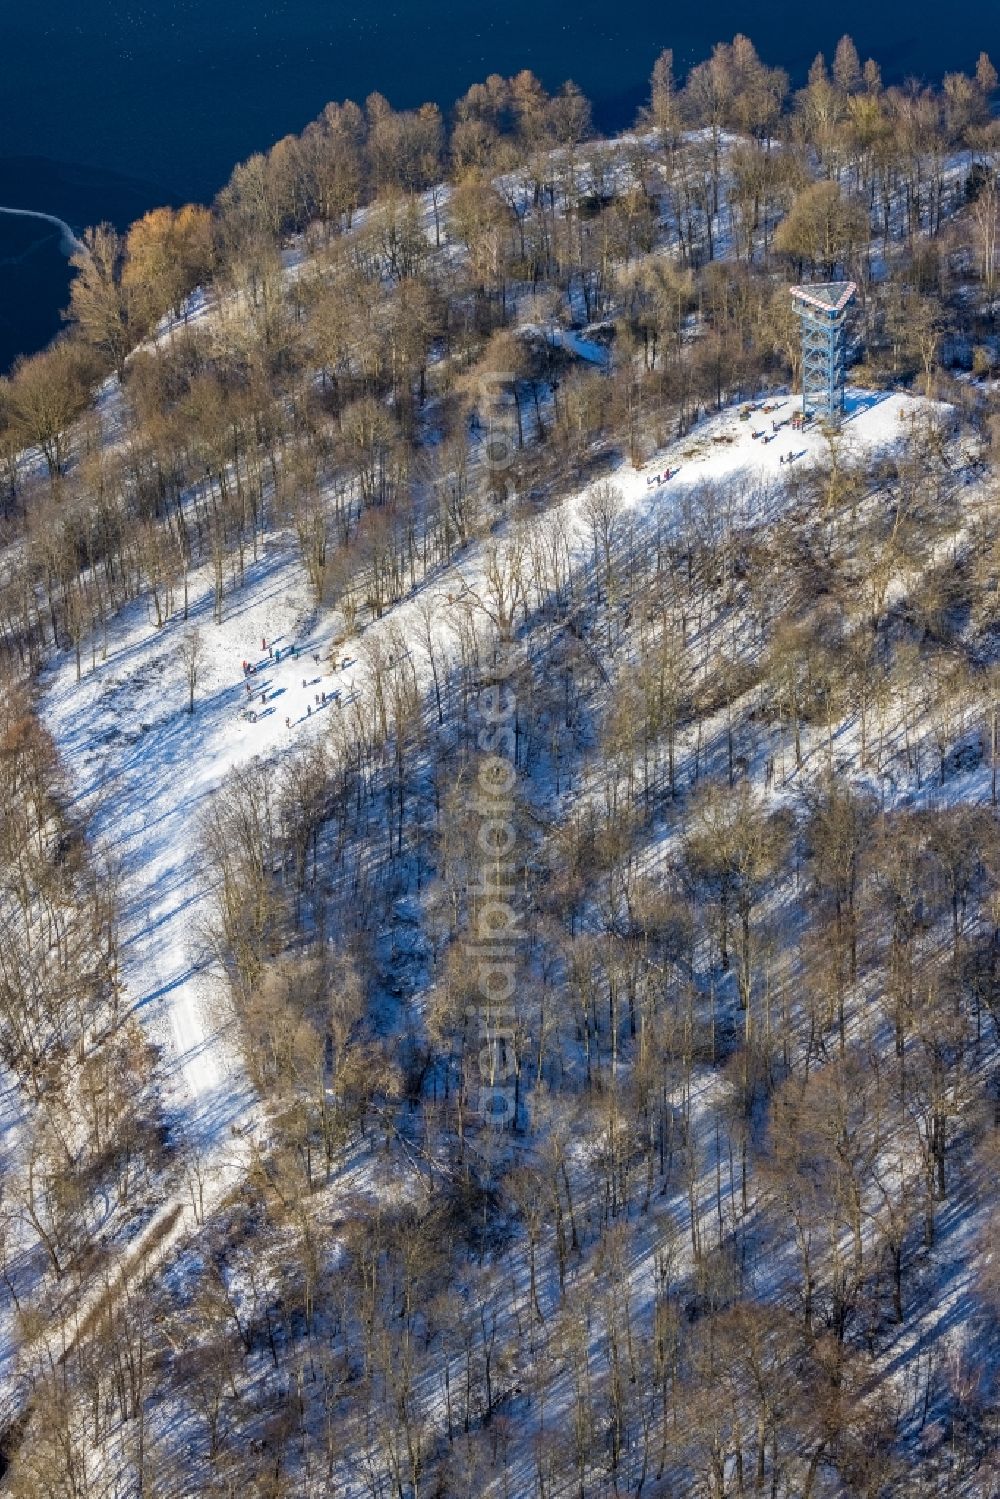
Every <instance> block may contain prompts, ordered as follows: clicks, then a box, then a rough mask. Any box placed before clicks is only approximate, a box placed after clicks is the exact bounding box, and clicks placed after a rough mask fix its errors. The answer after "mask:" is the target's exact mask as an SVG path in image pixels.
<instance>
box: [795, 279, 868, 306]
mask: <svg viewBox="0 0 1000 1499" xmlns="http://www.w3.org/2000/svg"><path fill="white" fill-rule="evenodd" d="M857 289H858V287H857V282H855V281H814V282H812V283H811V284H810V285H808V286H793V287H792V288H791V293H792V296H793V297H795V299H796V301H799V302H806V303H807V304H808V305H809V306H810V307H816V308H818V309H819V311H820V312H843V310H844V308H845V307H846V306H847V304H848V302H849V301H850V300H851V298H852V297H853V296H854V293H855V292H856V291H857Z"/></svg>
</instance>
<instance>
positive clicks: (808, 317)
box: [791, 281, 858, 422]
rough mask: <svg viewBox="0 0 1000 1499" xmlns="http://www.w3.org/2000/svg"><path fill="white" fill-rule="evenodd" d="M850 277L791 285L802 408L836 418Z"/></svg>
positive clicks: (854, 288) (841, 407) (841, 385)
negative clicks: (797, 330) (799, 337)
mask: <svg viewBox="0 0 1000 1499" xmlns="http://www.w3.org/2000/svg"><path fill="white" fill-rule="evenodd" d="M857 289H858V288H857V285H856V284H855V282H853V281H818V282H816V283H815V284H814V285H812V286H793V287H792V288H791V292H792V300H793V301H794V303H795V311H796V312H797V313H798V315H799V318H800V320H801V323H802V411H803V413H804V414H805V415H807V416H808V415H810V414H815V415H816V416H824V417H826V419H827V421H831V422H839V420H840V418H841V415H842V414H843V410H844V353H845V338H844V330H845V326H846V323H847V305H848V303H849V302H850V300H851V298H852V297H853V296H854V293H855V292H856V291H857Z"/></svg>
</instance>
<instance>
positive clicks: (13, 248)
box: [0, 0, 1000, 369]
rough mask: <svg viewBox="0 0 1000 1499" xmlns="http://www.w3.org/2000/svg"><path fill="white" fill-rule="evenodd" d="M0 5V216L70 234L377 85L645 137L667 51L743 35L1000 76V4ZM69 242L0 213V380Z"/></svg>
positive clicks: (407, 1) (687, 56)
mask: <svg viewBox="0 0 1000 1499" xmlns="http://www.w3.org/2000/svg"><path fill="white" fill-rule="evenodd" d="M827 14H828V15H829V19H827V18H826V15H824V14H821V13H820V11H819V9H810V8H804V7H803V6H802V4H801V3H800V0H765V3H764V4H761V5H749V4H747V3H745V0H715V3H714V4H711V5H692V4H691V3H689V0H686V3H684V4H679V3H671V0H667V3H662V0H656V3H653V0H617V3H614V4H608V3H607V0H575V3H573V4H569V3H563V0H547V3H541V4H539V3H538V0H502V3H501V0H472V3H460V0H387V3H382V0H36V3H35V4H23V3H21V0H0V77H2V79H3V83H2V85H0V204H3V205H15V206H20V207H30V208H39V209H42V210H44V211H47V212H50V213H54V214H58V215H59V216H60V217H61V218H64V219H66V220H67V221H68V222H69V223H71V224H72V225H73V226H74V228H80V227H82V226H83V225H84V224H87V223H93V222H96V221H98V220H100V219H102V218H107V219H110V220H111V221H113V222H116V223H118V224H119V225H125V224H127V223H128V222H129V221H130V220H131V219H132V218H134V217H136V215H137V214H139V213H141V212H142V211H144V210H145V209H146V208H149V207H152V206H153V205H155V204H157V203H160V202H175V201H180V200H184V199H188V198H195V199H203V200H207V199H209V198H211V196H212V195H213V194H214V192H215V191H216V190H217V189H218V188H219V187H220V186H221V184H222V183H223V182H224V181H225V179H226V177H227V176H228V173H229V170H230V168H231V167H232V165H233V163H234V162H236V161H238V160H239V159H241V158H242V157H245V156H246V155H248V154H249V153H250V152H251V151H254V150H257V149H259V148H262V147H266V146H268V145H270V144H271V143H272V142H273V141H275V140H277V139H278V138H279V137H280V136H281V135H284V134H286V133H287V132H289V131H293V130H294V131H297V130H300V129H301V128H302V126H303V125H305V124H306V122H307V121H308V120H310V119H312V118H313V117H314V116H315V115H316V114H318V113H319V111H320V110H321V109H322V107H323V105H324V104H325V103H326V102H327V101H328V100H330V99H343V98H354V99H357V100H358V101H359V102H361V101H363V100H364V97H365V95H366V94H368V93H370V92H371V91H372V90H373V89H378V90H380V91H381V92H382V93H384V94H385V95H386V96H387V97H388V98H389V99H390V100H391V102H392V103H393V104H395V105H397V106H399V107H405V106H409V105H414V104H418V103H421V102H422V101H423V100H425V99H434V100H436V101H437V102H438V103H440V104H441V105H442V107H443V108H447V107H448V106H449V105H450V104H451V103H452V102H453V101H454V99H455V98H456V97H457V96H458V95H459V94H461V93H462V92H464V90H465V89H466V88H467V87H468V86H469V84H470V83H473V82H475V81H476V80H478V79H481V78H484V77H485V76H486V75H487V74H488V73H491V72H499V73H512V72H515V71H517V70H518V69H519V68H523V67H528V68H532V69H533V70H534V71H535V72H536V73H537V74H538V75H539V77H540V78H541V79H542V81H543V82H544V83H545V84H547V85H548V86H550V87H555V86H556V85H558V84H559V83H561V82H562V81H563V79H565V78H567V77H571V78H573V79H574V80H575V81H576V82H577V83H578V84H579V85H580V86H581V87H582V88H583V90H584V91H585V93H586V94H587V95H588V96H589V97H590V99H591V100H592V101H593V104H594V108H595V117H596V120H597V123H598V124H599V125H600V126H601V127H602V128H605V129H616V128H619V127H621V126H623V125H626V124H628V123H630V122H631V120H632V118H633V117H634V114H635V110H636V107H637V105H638V103H639V102H640V100H641V98H642V97H643V95H644V93H645V87H646V79H647V78H648V75H649V71H650V68H651V66H652V63H653V61H654V59H655V57H656V55H657V53H658V52H659V51H660V50H661V48H663V47H666V46H669V47H673V49H674V54H675V57H676V59H677V63H678V67H679V69H681V70H682V69H683V68H684V67H685V66H686V65H688V64H690V63H692V62H696V61H699V60H700V59H701V58H702V57H704V56H705V55H707V53H708V52H709V51H710V50H711V46H712V43H713V42H715V41H718V40H720V39H725V40H728V39H730V38H731V37H732V36H733V35H734V33H735V32H737V31H744V32H746V33H747V34H748V35H749V36H750V37H752V39H753V41H754V42H755V43H756V45H757V48H758V51H759V52H760V53H761V56H762V57H764V59H765V60H766V61H768V62H770V63H777V64H781V65H782V66H783V67H785V68H787V69H788V70H789V71H790V72H791V74H792V77H793V80H794V81H795V82H796V83H798V82H801V81H803V79H804V75H805V71H806V69H807V68H808V65H809V63H810V61H811V60H812V58H813V57H814V56H815V54H816V52H817V51H819V50H823V51H825V52H826V53H827V55H828V56H829V55H830V54H831V53H832V51H833V48H834V46H835V45H836V42H837V39H838V37H839V36H840V35H841V34H842V33H843V32H844V31H849V32H850V33H851V34H852V35H853V36H854V38H855V41H856V42H857V44H858V47H859V49H860V50H861V52H862V55H867V54H872V55H874V56H875V57H877V59H878V61H879V62H880V64H881V66H882V70H883V75H884V76H885V78H886V80H887V81H892V80H899V79H902V78H903V77H905V76H907V75H909V74H913V75H914V76H917V77H921V78H924V79H926V80H927V81H939V80H940V78H941V75H942V74H943V73H944V72H945V71H947V70H949V69H953V68H960V67H961V68H965V69H971V68H973V67H974V65H975V61H976V57H977V55H978V53H979V51H980V50H981V49H985V50H987V51H989V52H991V53H992V55H993V58H994V61H995V62H997V64H998V66H1000V4H998V0H962V3H961V4H958V5H954V6H951V7H949V9H948V10H947V12H944V11H942V9H941V7H940V5H938V4H934V5H932V4H930V3H928V0H881V3H877V4H873V3H872V0H842V3H841V4H840V6H839V7H838V8H837V9H836V11H835V12H833V11H831V12H829V13H827ZM67 284H68V283H67V275H66V267H65V262H64V261H63V260H62V258H61V256H60V254H59V251H58V232H57V231H56V230H54V229H53V230H52V231H51V232H49V231H48V230H47V228H46V226H43V225H41V224H35V225H33V226H27V227H26V225H25V223H24V222H23V221H21V222H17V221H15V220H12V219H10V218H8V217H6V216H5V215H0V369H3V368H6V367H7V366H8V365H9V363H10V362H11V360H12V359H13V357H14V356H15V355H16V354H17V353H18V352H19V351H23V350H30V349H34V348H38V347H40V346H41V344H43V343H44V342H45V341H46V340H47V339H48V338H49V337H50V336H51V335H52V333H53V332H55V331H56V330H57V328H58V326H59V317H58V312H59V308H60V307H61V306H62V305H64V303H65V300H66V287H67Z"/></svg>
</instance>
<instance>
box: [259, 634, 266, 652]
mask: <svg viewBox="0 0 1000 1499" xmlns="http://www.w3.org/2000/svg"><path fill="white" fill-rule="evenodd" d="M260 648H261V650H262V651H266V650H267V640H266V639H265V637H264V636H263V635H262V636H261V637H260Z"/></svg>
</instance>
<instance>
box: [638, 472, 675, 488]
mask: <svg viewBox="0 0 1000 1499" xmlns="http://www.w3.org/2000/svg"><path fill="white" fill-rule="evenodd" d="M679 473H680V469H679V468H665V469H664V470H663V473H662V474H653V475H652V477H651V478H649V479H647V480H646V488H647V489H651V488H652V487H653V485H654V484H667V483H669V481H670V480H671V479H673V478H674V477H675V475H677V474H679Z"/></svg>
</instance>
